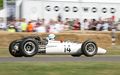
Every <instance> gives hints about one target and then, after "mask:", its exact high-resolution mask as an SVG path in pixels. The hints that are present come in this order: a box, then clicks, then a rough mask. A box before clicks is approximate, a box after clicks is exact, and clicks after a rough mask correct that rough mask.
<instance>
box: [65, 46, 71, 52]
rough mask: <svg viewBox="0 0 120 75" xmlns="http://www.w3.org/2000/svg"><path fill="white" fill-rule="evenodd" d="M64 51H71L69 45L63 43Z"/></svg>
mask: <svg viewBox="0 0 120 75" xmlns="http://www.w3.org/2000/svg"><path fill="white" fill-rule="evenodd" d="M64 52H65V53H66V52H71V48H70V45H64Z"/></svg>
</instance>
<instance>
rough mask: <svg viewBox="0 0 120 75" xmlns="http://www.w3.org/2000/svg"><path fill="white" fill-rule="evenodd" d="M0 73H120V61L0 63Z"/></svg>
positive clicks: (24, 74)
mask: <svg viewBox="0 0 120 75" xmlns="http://www.w3.org/2000/svg"><path fill="white" fill-rule="evenodd" d="M0 75H120V64H119V62H117V63H113V62H59V63H41V62H23V63H0Z"/></svg>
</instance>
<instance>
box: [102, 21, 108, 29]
mask: <svg viewBox="0 0 120 75" xmlns="http://www.w3.org/2000/svg"><path fill="white" fill-rule="evenodd" d="M102 27H103V29H102V31H108V28H109V24H108V22H107V21H104V23H103V25H102Z"/></svg>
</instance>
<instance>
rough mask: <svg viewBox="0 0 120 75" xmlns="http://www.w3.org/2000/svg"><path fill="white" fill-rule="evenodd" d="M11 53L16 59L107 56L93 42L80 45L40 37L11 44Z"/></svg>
mask: <svg viewBox="0 0 120 75" xmlns="http://www.w3.org/2000/svg"><path fill="white" fill-rule="evenodd" d="M9 52H10V54H11V55H12V56H14V57H22V56H25V57H32V56H34V55H36V54H45V55H49V54H52V55H57V54H59V55H71V56H73V57H80V56H81V55H85V56H87V57H91V56H94V55H96V54H105V53H106V50H105V49H103V48H100V47H97V44H96V43H95V42H94V41H91V40H86V41H84V42H83V43H78V42H70V41H56V40H48V39H46V38H45V39H44V38H41V37H39V36H28V37H25V38H22V39H19V40H15V41H13V42H11V43H10V45H9Z"/></svg>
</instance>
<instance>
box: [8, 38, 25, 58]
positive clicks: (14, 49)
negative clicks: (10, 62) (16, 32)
mask: <svg viewBox="0 0 120 75" xmlns="http://www.w3.org/2000/svg"><path fill="white" fill-rule="evenodd" d="M20 42H21V40H14V41H13V42H11V43H10V45H9V52H10V54H11V55H12V56H14V57H22V56H23V55H22V53H21V50H20V49H19V45H20Z"/></svg>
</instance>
